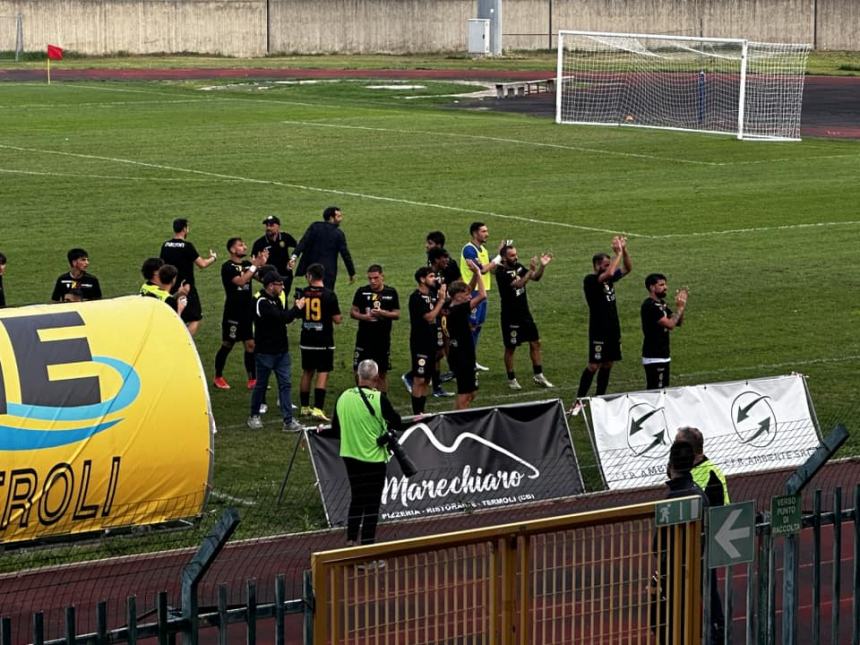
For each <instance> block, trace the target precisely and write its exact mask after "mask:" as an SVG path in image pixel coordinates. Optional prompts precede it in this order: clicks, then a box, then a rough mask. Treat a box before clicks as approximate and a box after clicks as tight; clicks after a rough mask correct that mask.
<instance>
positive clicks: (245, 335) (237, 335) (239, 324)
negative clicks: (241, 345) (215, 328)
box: [221, 317, 254, 343]
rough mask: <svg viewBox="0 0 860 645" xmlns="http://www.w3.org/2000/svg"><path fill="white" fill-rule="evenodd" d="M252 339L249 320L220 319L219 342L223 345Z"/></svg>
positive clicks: (251, 326) (252, 331) (252, 329)
mask: <svg viewBox="0 0 860 645" xmlns="http://www.w3.org/2000/svg"><path fill="white" fill-rule="evenodd" d="M252 338H254V325H253V323H252V322H251V319H250V318H244V319H243V318H237V317H233V318H226V317H225V318H222V319H221V340H223V341H224V342H225V343H228V342H229V343H236V342H239V341H242V342H244V341H246V340H251V339H252Z"/></svg>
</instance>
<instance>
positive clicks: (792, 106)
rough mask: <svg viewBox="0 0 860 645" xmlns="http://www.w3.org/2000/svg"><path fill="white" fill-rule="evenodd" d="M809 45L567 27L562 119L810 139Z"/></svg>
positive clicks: (559, 98)
mask: <svg viewBox="0 0 860 645" xmlns="http://www.w3.org/2000/svg"><path fill="white" fill-rule="evenodd" d="M809 50H810V46H809V45H794V44H780V43H758V42H751V41H747V40H743V39H734V38H692V37H686V36H660V35H652V34H621V33H617V34H616V33H600V32H584V31H562V32H559V37H558V81H557V85H556V121H557V122H558V123H580V124H596V125H619V126H630V127H647V128H664V129H672V130H687V131H692V132H715V133H724V134H733V135H735V136H737V137H738V138H739V139H767V140H783V141H798V140H800V110H801V100H802V97H803V75H804V72H805V70H806V59H807V56H808V55H809Z"/></svg>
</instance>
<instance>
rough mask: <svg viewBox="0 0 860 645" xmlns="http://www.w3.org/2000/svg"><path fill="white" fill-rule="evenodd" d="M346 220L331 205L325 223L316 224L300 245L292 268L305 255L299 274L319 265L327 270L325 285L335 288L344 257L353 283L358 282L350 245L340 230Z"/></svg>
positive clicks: (306, 232) (325, 213)
mask: <svg viewBox="0 0 860 645" xmlns="http://www.w3.org/2000/svg"><path fill="white" fill-rule="evenodd" d="M342 221H343V213H342V212H341V210H340V208H339V207H337V206H329V207H328V208H326V209H325V210H324V211H323V221H322V222H314V223H313V224H311V225H310V226H308V230H306V231H305V234H304V235H303V236H302V239H301V240H299V244H298V246H297V247H296V250H295V252H294V253H293V256H292V258H290V268H291V269H292V268H293V267H294V266H295V263H296V258H298V257H299V256H301V259H300V260H299V267H298V269H297V270H296V274H297V275H300V276H301V275H304V274H305V272H306V271H307V268H308V267H309V266H310V265H312V264H315V263H317V262H318V263H319V264H322V265H323V267H324V268H325V276H324V277H323V284H324V285H325V286H326V287H328V288H329V289H332V290H333V289H334V283H335V280H337V256H338V255H340V256H341V257H342V258H343V263H344V265H345V266H346V270H347V273H349V283H350V284H352V283H353V282H354V281H355V265H354V264H353V263H352V256H351V255H350V253H349V249H348V248H347V246H346V235H344V234H343V231H342V230H340V223H341V222H342Z"/></svg>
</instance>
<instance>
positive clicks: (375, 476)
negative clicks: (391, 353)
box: [331, 359, 403, 546]
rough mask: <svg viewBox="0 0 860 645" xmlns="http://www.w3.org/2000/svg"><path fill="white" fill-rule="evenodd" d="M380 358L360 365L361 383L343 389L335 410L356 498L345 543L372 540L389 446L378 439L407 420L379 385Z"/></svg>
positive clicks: (337, 431)
mask: <svg viewBox="0 0 860 645" xmlns="http://www.w3.org/2000/svg"><path fill="white" fill-rule="evenodd" d="M378 375H379V366H378V365H377V364H376V361H373V360H369V359H368V360H364V361H361V363H359V364H358V369H357V370H356V376H357V377H358V386H357V387H352V388H350V389H348V390H346V391H344V392H343V393H342V394H341V395H340V398H338V400H337V404H336V405H335V409H334V418H333V419H332V423H331V429H332V433H333V434H336V435H339V436H340V456H341V458H342V459H343V463H344V465H345V466H346V473H347V476H348V477H349V488H350V492H351V498H350V502H349V513H348V515H347V523H346V541H347V544H349V545H350V546H352V545H355V544H373V542H374V540H375V539H376V523H377V521H378V520H379V505H380V503H381V501H382V489H383V487H384V486H385V474H386V466H387V463H388V449H387V448H386V447H385V445H384V444H383V445H380V442H379V439H380V437H382V436H383V435H384V434H386V433H387V432H388V430H389V428H390V429H393V430H399V429H400V428H401V426H402V424H403V421H402V419H401V418H400V415H399V414H397V411H396V410H395V409H394V408H393V407H392V405H391V402H390V401H389V400H388V397H387V396H386V395H385V393H383V392H380V391H379V390H377V389H376V382H377V376H378Z"/></svg>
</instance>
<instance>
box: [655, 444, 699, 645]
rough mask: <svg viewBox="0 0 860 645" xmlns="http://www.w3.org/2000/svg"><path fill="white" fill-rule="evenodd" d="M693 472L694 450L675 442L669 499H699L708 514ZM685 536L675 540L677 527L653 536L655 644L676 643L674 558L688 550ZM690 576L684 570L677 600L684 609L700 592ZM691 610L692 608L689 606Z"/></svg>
mask: <svg viewBox="0 0 860 645" xmlns="http://www.w3.org/2000/svg"><path fill="white" fill-rule="evenodd" d="M692 468H693V448H692V446H690V444H688V443H686V442H684V441H676V442H675V443H673V444H672V447H671V448H670V450H669V464H668V468H667V474H668V476H669V480H668V481H667V482H666V486H667V487H668V489H669V490H668V491H667V492H666V498H667V499H672V498H677V497H689V496H697V497H699V498H700V500H701V503H702V513H706V512H707V508H708V497H707V495H705V493H704V492H703V491H702V489H701V488H699V487H698V486H697V485H696V483H695V482H694V481H693V477H692V475H691V474H690V471H691V469H692ZM685 540H686V534H685V533H683V532H682V533H681V534H679V535H678V539H676V533H675V531H674V527H671V526H661V527H660V528H658V529H657V532H656V533H655V534H654V553H655V555H656V557H657V571H656V573H655V575H654V578H653V579H652V584H653V589H652V590H653V592H654V593H655V594H656V596H657V598H656V602H654V603H651V628H652V629H653V630H654V633H655V636H656V637H657V639H656V641H657V643H658V644H660V645H663V644H664V643H665V644H667V645H668V644H669V643H674V642H675V641H674V640H673V637H672V634H673V631H674V628H675V625H674V622H673V616H672V614H673V612H672V611H671V609H672V600H673V598H672V595H671V594H672V592H673V590H674V589H675V587H676V585H675V580H674V576H673V569H674V568H675V567H674V558H675V557H677V555H676V554H677V552H678V551H680V552H681V553H683V551H684V549H685V548H686V546H687V545H686V542H685ZM689 579H690V572H689V571H684V570H683V568H682V570H681V580H680V584H679V585H678V588H679V589H680V592H681V595H680V598H679V599H678V600H679V601H681V602H683V603H684V604H685V605H687V603H689V602H690V598H692V597H693V594H694V593H698V590H695V591H694V590H692V589H690V588H689ZM687 607H689V605H687ZM685 613H686V612H684V611H682V612H681V624H680V625H678V628H679V630H680V633H681V634H683V633H684V620H686V619H687V617H686V616H685Z"/></svg>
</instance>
